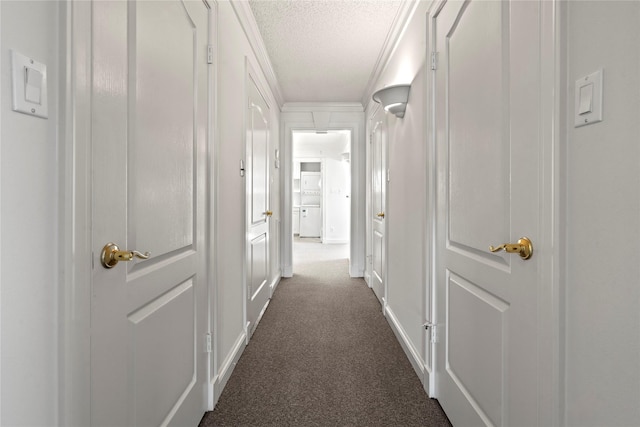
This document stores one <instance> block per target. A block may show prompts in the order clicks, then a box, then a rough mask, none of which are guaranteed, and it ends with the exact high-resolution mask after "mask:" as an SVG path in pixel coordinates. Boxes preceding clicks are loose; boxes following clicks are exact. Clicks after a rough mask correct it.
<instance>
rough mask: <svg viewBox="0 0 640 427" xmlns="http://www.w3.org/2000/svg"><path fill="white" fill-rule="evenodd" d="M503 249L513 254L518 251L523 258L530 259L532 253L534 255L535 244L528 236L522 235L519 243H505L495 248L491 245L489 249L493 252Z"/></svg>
mask: <svg viewBox="0 0 640 427" xmlns="http://www.w3.org/2000/svg"><path fill="white" fill-rule="evenodd" d="M503 249H504V251H505V252H509V253H512V254H516V253H517V254H518V255H520V258H522V259H529V258H531V255H533V244H532V243H531V240H529V238H528V237H521V238H520V239H519V240H518V243H503V244H502V245H500V246H497V247H495V248H494V247H493V246H489V250H490V251H491V252H498V251H501V250H503Z"/></svg>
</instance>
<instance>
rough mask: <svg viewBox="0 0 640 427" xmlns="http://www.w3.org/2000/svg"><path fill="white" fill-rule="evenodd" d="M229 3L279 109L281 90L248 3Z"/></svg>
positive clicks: (281, 102)
mask: <svg viewBox="0 0 640 427" xmlns="http://www.w3.org/2000/svg"><path fill="white" fill-rule="evenodd" d="M230 3H231V7H232V8H233V10H234V12H235V13H236V16H237V17H238V21H240V25H241V26H242V29H243V30H244V33H245V35H246V36H247V40H248V41H249V44H250V45H251V49H252V50H253V53H254V54H255V55H256V58H257V60H258V66H259V67H260V69H261V70H262V73H263V74H264V76H265V79H266V80H267V84H268V85H269V88H270V89H271V92H272V93H273V97H274V99H275V101H276V104H278V107H279V108H281V107H282V105H283V104H284V97H283V95H282V89H281V88H280V84H279V83H278V78H277V77H276V73H275V71H274V70H273V65H272V64H271V60H270V59H269V55H268V53H267V48H266V47H265V45H264V40H262V35H261V34H260V29H259V28H258V23H257V22H256V18H255V17H254V15H253V12H252V11H251V7H250V6H249V2H248V1H246V0H244V1H233V0H232V1H230Z"/></svg>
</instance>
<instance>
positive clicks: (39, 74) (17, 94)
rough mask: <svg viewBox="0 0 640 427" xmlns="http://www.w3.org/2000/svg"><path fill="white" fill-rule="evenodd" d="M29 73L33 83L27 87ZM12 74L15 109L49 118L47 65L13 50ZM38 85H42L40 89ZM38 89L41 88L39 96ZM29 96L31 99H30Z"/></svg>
mask: <svg viewBox="0 0 640 427" xmlns="http://www.w3.org/2000/svg"><path fill="white" fill-rule="evenodd" d="M32 70H33V71H32ZM28 73H29V74H30V76H32V77H31V80H32V82H31V83H32V84H30V85H29V87H27V74H28ZM11 74H12V79H13V111H17V112H19V113H24V114H28V115H30V116H36V117H41V118H43V119H46V118H48V117H49V106H48V99H47V66H46V65H44V64H42V63H40V62H37V61H36V60H34V59H32V58H29V57H27V56H24V55H23V54H21V53H18V52H16V51H15V50H12V51H11ZM34 77H35V78H34ZM34 84H35V85H36V86H34ZM37 85H39V86H40V87H39V89H38V88H37ZM37 90H40V94H39V95H40V96H39V97H38V94H37V93H34V91H37ZM27 94H28V95H29V96H27ZM27 98H29V99H31V101H28V100H27ZM38 99H39V100H40V102H39V103H38V102H37V100H38ZM34 101H35V102H34Z"/></svg>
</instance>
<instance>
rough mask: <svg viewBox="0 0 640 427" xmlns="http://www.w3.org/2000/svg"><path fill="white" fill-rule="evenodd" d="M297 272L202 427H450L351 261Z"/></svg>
mask: <svg viewBox="0 0 640 427" xmlns="http://www.w3.org/2000/svg"><path fill="white" fill-rule="evenodd" d="M296 271H297V272H298V273H297V274H295V275H294V277H293V278H291V279H283V280H282V281H281V282H280V285H279V286H278V288H277V290H276V292H275V294H274V296H273V299H272V300H271V303H270V305H269V307H268V308H267V310H266V312H265V314H264V316H263V318H262V320H261V321H260V324H259V325H258V328H257V329H256V331H255V333H254V335H253V337H252V338H251V341H250V342H249V345H248V346H247V348H246V349H245V351H244V353H243V355H242V357H241V358H240V360H239V362H238V365H237V366H236V368H235V370H234V372H233V374H232V375H231V378H230V379H229V382H228V383H227V386H226V388H225V389H224V391H223V392H222V395H221V397H220V400H219V401H218V404H217V405H216V408H215V410H214V411H212V412H208V413H206V414H205V416H204V418H203V419H202V421H201V423H200V426H201V427H207V426H450V425H451V424H450V423H449V421H448V420H447V417H446V415H445V414H444V412H443V411H442V409H441V408H440V406H439V405H438V403H437V401H436V400H432V399H429V398H428V397H427V395H426V393H425V391H424V390H423V388H422V384H421V383H420V381H419V379H418V377H417V376H416V374H415V371H414V370H413V369H412V367H411V364H410V363H409V360H408V359H407V357H406V355H405V354H404V352H403V350H402V348H401V347H400V344H399V343H398V341H397V340H396V338H395V335H394V334H393V332H392V331H391V328H390V327H389V325H388V324H387V321H386V319H385V318H384V317H383V316H382V313H381V309H380V304H379V303H378V301H377V299H376V297H375V295H374V294H373V292H372V291H371V289H369V288H368V287H367V285H366V283H365V282H364V280H362V279H352V278H349V276H348V263H347V260H329V261H327V260H322V261H318V262H313V263H306V264H304V265H301V266H299V267H298V266H297V269H296Z"/></svg>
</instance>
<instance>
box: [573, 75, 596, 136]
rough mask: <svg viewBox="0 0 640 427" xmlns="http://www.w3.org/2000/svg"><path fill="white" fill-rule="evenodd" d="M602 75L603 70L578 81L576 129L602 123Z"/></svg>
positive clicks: (576, 89)
mask: <svg viewBox="0 0 640 427" xmlns="http://www.w3.org/2000/svg"><path fill="white" fill-rule="evenodd" d="M602 73H603V70H602V69H599V70H598V71H595V72H593V73H591V74H589V75H588V76H584V77H581V78H579V79H578V80H576V86H575V91H574V92H575V102H574V111H575V113H574V126H575V127H580V126H586V125H590V124H593V123H598V122H601V121H602V94H603V90H602ZM589 97H590V99H589Z"/></svg>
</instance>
